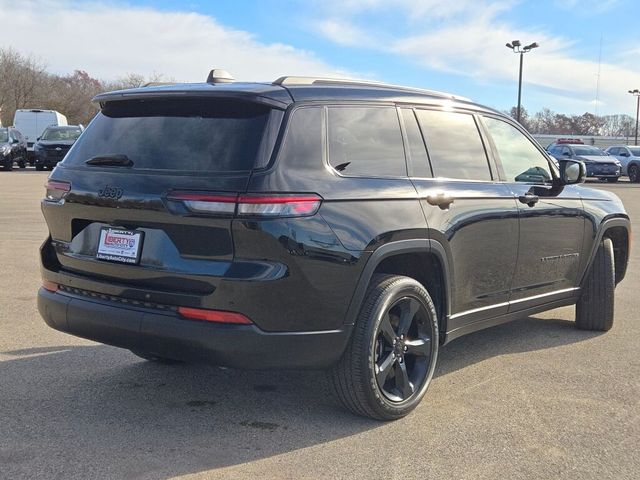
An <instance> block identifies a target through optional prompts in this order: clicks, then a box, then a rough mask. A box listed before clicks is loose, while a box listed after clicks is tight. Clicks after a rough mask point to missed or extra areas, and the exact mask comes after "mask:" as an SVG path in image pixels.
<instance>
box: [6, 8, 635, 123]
mask: <svg viewBox="0 0 640 480" xmlns="http://www.w3.org/2000/svg"><path fill="white" fill-rule="evenodd" d="M639 10H640V0H538V1H526V0H520V1H517V0H445V1H442V0H359V1H356V0H288V1H285V0H231V1H230V0H217V1H199V2H197V1H196V2H193V3H189V2H179V1H174V0H162V1H155V2H152V1H148V0H130V1H128V2H121V1H117V2H84V1H77V0H76V1H74V0H20V1H19V2H17V3H16V2H15V0H11V1H8V0H0V19H1V20H2V22H1V23H2V26H3V27H2V29H0V46H2V47H12V48H14V49H15V50H17V51H18V52H20V53H22V54H25V55H32V56H33V57H34V58H36V59H37V60H39V61H41V62H42V63H44V64H45V65H46V66H47V69H48V70H49V71H51V72H54V73H58V74H67V73H71V72H73V70H76V69H81V70H85V71H87V72H88V73H89V74H90V75H91V76H93V77H96V78H100V79H105V80H111V79H115V78H117V77H121V76H123V75H125V74H127V73H141V74H145V75H154V74H160V75H163V76H165V77H167V78H170V79H172V80H176V81H186V82H197V81H204V79H205V78H206V75H207V73H208V71H209V70H210V69H211V68H224V69H226V70H228V71H229V72H231V73H232V75H233V76H234V77H235V78H236V79H238V80H248V81H272V80H275V79H276V78H278V77H280V76H282V75H318V76H334V77H335V76H338V77H349V78H364V79H371V80H376V81H383V82H389V83H394V84H400V85H409V86H415V87H421V88H428V89H433V90H442V91H447V92H451V93H455V94H458V95H462V96H465V97H469V98H472V99H473V100H475V101H477V102H479V103H482V104H485V105H489V106H491V107H494V108H497V109H500V110H506V109H509V108H510V107H512V106H514V105H515V104H516V101H517V84H518V55H516V54H514V53H513V52H512V51H510V50H509V49H507V47H506V46H505V44H506V43H507V42H510V41H512V40H516V39H518V40H520V41H521V42H522V43H523V44H529V43H532V42H537V43H539V44H540V47H539V48H537V49H535V50H533V51H531V52H530V53H527V54H526V55H525V56H524V72H523V94H522V96H523V100H522V104H523V106H524V107H525V108H526V109H527V110H528V111H529V112H536V111H539V110H541V109H542V108H545V107H546V108H550V109H551V110H554V111H557V112H562V113H568V114H581V113H585V112H591V113H597V114H601V115H603V114H615V113H626V114H629V115H632V116H635V113H636V112H635V107H636V101H635V99H634V98H633V97H632V96H631V95H630V94H629V93H628V90H630V89H635V88H638V89H640V29H639V28H638V13H639Z"/></svg>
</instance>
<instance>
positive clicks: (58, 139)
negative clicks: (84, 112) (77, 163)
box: [33, 125, 82, 170]
mask: <svg viewBox="0 0 640 480" xmlns="http://www.w3.org/2000/svg"><path fill="white" fill-rule="evenodd" d="M81 133H82V127H81V126H80V125H67V126H64V127H47V128H46V129H45V131H44V132H43V133H42V136H41V137H39V138H38V141H37V142H36V144H35V145H34V147H33V151H34V153H35V165H36V170H44V169H45V168H53V167H55V166H56V165H57V164H58V162H59V161H60V160H62V159H63V158H64V156H65V155H66V154H67V152H68V151H69V149H70V148H71V146H72V145H73V144H74V143H75V141H76V140H77V139H78V137H79V136H80V134H81Z"/></svg>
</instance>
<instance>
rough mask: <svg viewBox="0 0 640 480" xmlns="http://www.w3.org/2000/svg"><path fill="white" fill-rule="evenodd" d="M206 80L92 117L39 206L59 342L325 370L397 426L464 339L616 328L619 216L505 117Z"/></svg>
mask: <svg viewBox="0 0 640 480" xmlns="http://www.w3.org/2000/svg"><path fill="white" fill-rule="evenodd" d="M208 80H209V81H208V82H207V83H204V84H181V85H171V86H163V87H146V88H139V89H134V90H128V91H126V92H122V91H120V92H111V93H104V94H100V95H98V96H97V97H96V98H95V99H94V100H95V101H96V102H98V103H99V105H100V108H101V111H100V112H99V113H98V114H97V116H96V117H95V118H94V120H93V121H92V123H91V124H90V125H89V126H88V127H87V129H86V130H85V132H84V133H83V134H82V136H81V137H80V138H79V139H78V141H77V142H76V144H75V145H74V146H73V148H72V149H71V150H70V151H69V153H68V154H67V156H66V157H65V159H64V161H62V162H61V163H60V164H58V166H57V167H56V168H55V169H54V170H53V172H52V173H51V175H50V177H49V180H48V183H47V186H46V195H45V198H44V199H43V201H42V210H43V213H44V217H45V219H46V222H47V226H48V229H49V237H48V238H47V240H46V241H45V242H44V244H43V246H42V248H41V262H42V275H43V285H42V288H41V289H40V290H39V293H38V307H39V311H40V313H41V315H42V317H43V318H44V320H45V321H46V323H47V324H48V325H50V326H51V327H53V328H55V329H57V330H60V331H63V332H68V333H71V334H73V335H77V336H80V337H84V338H88V339H92V340H95V341H98V342H102V343H106V344H109V345H115V346H119V347H122V348H126V349H129V350H131V351H132V352H134V353H135V354H136V355H138V356H139V357H142V358H144V359H148V360H152V361H160V362H172V361H173V362H175V361H205V362H211V363H214V364H217V365H225V366H231V367H241V368H326V369H328V372H329V375H330V378H331V379H332V382H333V385H334V386H335V390H336V392H337V394H338V397H339V398H340V399H341V400H342V402H343V403H344V405H345V406H346V407H347V408H349V409H350V410H352V411H353V412H355V413H357V414H360V415H365V416H368V417H372V418H377V419H385V420H389V419H396V418H399V417H402V416H404V415H406V414H408V413H409V412H410V411H411V410H412V409H413V408H415V407H416V405H417V404H418V402H420V400H421V399H422V397H423V396H424V394H425V391H426V389H427V387H428V385H429V382H430V380H431V377H432V375H433V371H434V368H435V364H436V359H437V356H438V351H439V349H440V348H441V346H442V345H444V344H446V343H447V342H450V341H451V340H453V339H454V338H457V337H459V336H461V335H464V334H467V333H470V332H473V331H476V330H480V329H484V328H487V327H490V326H493V325H498V324H500V323H503V322H507V321H510V320H514V319H516V318H520V317H523V316H527V315H532V314H535V313H538V312H541V311H544V310H549V309H552V308H556V307H560V306H564V305H574V304H575V305H576V325H577V326H578V327H579V328H583V329H588V330H609V329H610V328H611V327H612V324H613V319H614V316H613V308H614V289H615V287H616V285H617V284H618V283H619V282H620V281H621V280H622V279H623V278H624V276H625V271H626V268H627V261H628V257H629V239H630V233H629V231H630V222H629V217H628V215H627V214H626V213H625V210H624V207H623V205H622V202H621V201H620V199H619V198H618V197H616V196H615V195H613V194H612V193H609V192H606V191H603V190H596V189H588V188H585V187H583V186H580V185H579V184H580V183H581V182H583V181H584V178H585V175H586V171H585V166H584V163H583V162H581V161H576V160H573V159H570V158H564V157H562V158H561V159H560V161H559V162H558V164H559V168H558V167H556V164H555V162H554V161H552V160H551V158H550V157H549V156H548V154H547V153H546V152H545V151H544V150H543V149H541V148H540V147H539V146H538V144H537V143H536V142H535V141H534V140H533V139H532V138H531V136H529V134H528V133H527V132H526V131H525V130H524V129H523V128H522V127H521V126H520V125H519V124H517V123H516V122H514V121H513V120H512V119H511V118H509V117H508V116H506V115H504V114H502V113H500V112H498V111H495V110H492V109H490V108H486V107H483V106H481V105H478V104H476V103H474V102H472V101H470V100H467V99H464V98H462V97H457V96H453V95H451V94H445V93H438V92H433V91H424V90H416V89H410V88H403V87H394V86H390V85H383V84H376V83H366V82H361V83H358V82H348V81H345V80H327V79H315V78H300V77H283V78H280V79H278V80H276V81H274V82H273V83H272V84H263V83H237V82H232V81H231V80H230V79H229V76H228V74H227V75H225V74H220V73H218V72H217V71H213V72H212V73H211V74H210V76H209V79H208ZM168 139H170V141H168ZM69 368H73V367H72V366H69ZM559 368H560V367H559Z"/></svg>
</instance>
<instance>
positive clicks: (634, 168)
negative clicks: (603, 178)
mask: <svg viewBox="0 0 640 480" xmlns="http://www.w3.org/2000/svg"><path fill="white" fill-rule="evenodd" d="M628 173H629V181H630V182H632V183H638V182H640V168H638V165H631V166H630V167H629V172H628Z"/></svg>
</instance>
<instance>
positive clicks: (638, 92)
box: [629, 88, 640, 145]
mask: <svg viewBox="0 0 640 480" xmlns="http://www.w3.org/2000/svg"><path fill="white" fill-rule="evenodd" d="M629 93H630V94H631V95H633V96H634V97H636V99H637V105H636V141H635V145H638V114H639V113H640V90H638V89H637V88H636V89H634V90H629Z"/></svg>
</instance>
